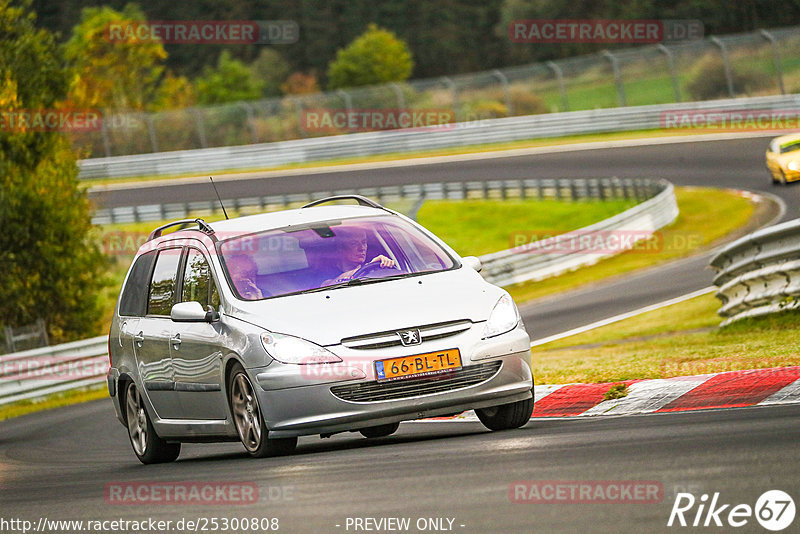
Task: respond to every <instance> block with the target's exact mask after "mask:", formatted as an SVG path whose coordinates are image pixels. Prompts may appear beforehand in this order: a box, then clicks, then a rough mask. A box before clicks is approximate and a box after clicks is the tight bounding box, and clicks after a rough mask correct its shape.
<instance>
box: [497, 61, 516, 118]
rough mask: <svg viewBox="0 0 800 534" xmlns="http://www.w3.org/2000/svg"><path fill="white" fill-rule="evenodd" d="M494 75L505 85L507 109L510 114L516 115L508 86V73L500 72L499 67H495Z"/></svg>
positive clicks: (504, 92) (504, 93)
mask: <svg viewBox="0 0 800 534" xmlns="http://www.w3.org/2000/svg"><path fill="white" fill-rule="evenodd" d="M492 76H494V77H495V78H497V79H498V80H500V83H501V84H502V85H503V95H504V96H505V101H506V109H507V110H508V116H509V117H510V116H512V115H514V105H513V103H512V102H511V91H510V90H509V88H508V78H506V75H505V74H503V73H502V72H500V71H499V70H498V69H494V70H493V71H492Z"/></svg>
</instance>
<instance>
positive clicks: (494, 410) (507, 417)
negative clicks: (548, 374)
mask: <svg viewBox="0 0 800 534" xmlns="http://www.w3.org/2000/svg"><path fill="white" fill-rule="evenodd" d="M475 413H476V414H477V415H478V419H480V421H481V423H483V426H485V427H486V428H488V429H489V430H511V429H514V428H519V427H521V426H524V425H525V423H527V422H528V421H530V419H531V416H532V415H533V389H531V398H530V399H526V400H522V401H517V402H512V403H511V404H503V405H501V406H492V407H490V408H480V409H477V410H475Z"/></svg>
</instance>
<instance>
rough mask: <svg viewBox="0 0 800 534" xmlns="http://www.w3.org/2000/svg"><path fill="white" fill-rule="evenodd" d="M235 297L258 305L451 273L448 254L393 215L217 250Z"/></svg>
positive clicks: (248, 239) (252, 238) (276, 234)
mask: <svg viewBox="0 0 800 534" xmlns="http://www.w3.org/2000/svg"><path fill="white" fill-rule="evenodd" d="M218 247H219V251H220V256H221V258H222V261H223V264H224V267H225V270H226V274H227V276H228V279H229V281H230V283H231V286H232V287H233V289H234V290H235V292H236V294H237V295H238V296H239V298H241V299H244V300H259V299H262V298H269V297H277V296H281V295H287V294H291V293H298V292H303V291H309V290H315V289H320V288H323V287H327V286H331V285H336V284H342V283H344V282H348V281H352V280H353V279H358V280H360V281H377V280H379V279H381V278H386V277H393V278H395V277H403V276H414V275H419V274H424V273H430V272H436V271H442V270H446V269H451V268H453V267H454V265H455V263H454V261H453V259H452V258H451V257H450V256H449V255H448V254H447V252H446V251H445V250H444V249H442V247H441V246H439V244H438V243H436V242H435V241H434V240H433V239H431V238H430V237H428V236H427V235H426V234H425V233H424V232H422V231H420V230H419V229H418V228H417V227H416V226H414V225H412V224H410V223H409V222H407V221H405V220H404V219H401V218H399V217H397V216H393V215H386V216H378V217H360V218H357V219H347V220H344V221H323V222H319V223H314V224H311V225H307V226H303V227H288V228H284V229H279V230H270V231H266V232H260V233H255V234H250V235H247V236H242V237H237V238H234V239H229V240H227V241H224V242H222V243H221V244H219V245H218Z"/></svg>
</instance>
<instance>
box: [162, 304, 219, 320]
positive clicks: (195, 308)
mask: <svg viewBox="0 0 800 534" xmlns="http://www.w3.org/2000/svg"><path fill="white" fill-rule="evenodd" d="M169 316H170V318H172V320H173V321H175V322H176V323H206V322H207V323H210V322H212V321H214V320H216V319H219V314H218V313H217V312H215V311H214V310H213V309H212V310H210V311H207V310H204V309H203V305H202V304H200V303H199V302H196V301H192V302H179V303H178V304H176V305H174V306H173V307H172V310H170V312H169Z"/></svg>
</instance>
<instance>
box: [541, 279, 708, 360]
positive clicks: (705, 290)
mask: <svg viewBox="0 0 800 534" xmlns="http://www.w3.org/2000/svg"><path fill="white" fill-rule="evenodd" d="M716 290H717V288H716V287H714V286H709V287H705V288H703V289H698V290H697V291H693V292H691V293H687V294H686V295H681V296H680V297H675V298H672V299H669V300H664V301H662V302H658V303H656V304H651V305H649V306H645V307H643V308H639V309H638V310H633V311H629V312H625V313H621V314H619V315H615V316H614V317H608V318H606V319H601V320H599V321H595V322H593V323H590V324H587V325H584V326H579V327H578V328H573V329H572V330H567V331H566V332H561V333H560V334H554V335H552V336H547V337H543V338H541V339H537V340H535V341H533V342H531V347H536V346H538V345H544V344H545V343H550V342H551V341H556V340H557V339H563V338H565V337H569V336H574V335H576V334H582V333H583V332H588V331H589V330H594V329H595V328H600V327H601V326H606V325H609V324H612V323H616V322H618V321H622V320H624V319H629V318H631V317H635V316H637V315H640V314H642V313H647V312H649V311H653V310H658V309H659V308H664V307H666V306H671V305H672V304H677V303H679V302H683V301H684V300H689V299H693V298H695V297H699V296H700V295H705V294H707V293H711V292H712V291H716Z"/></svg>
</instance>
